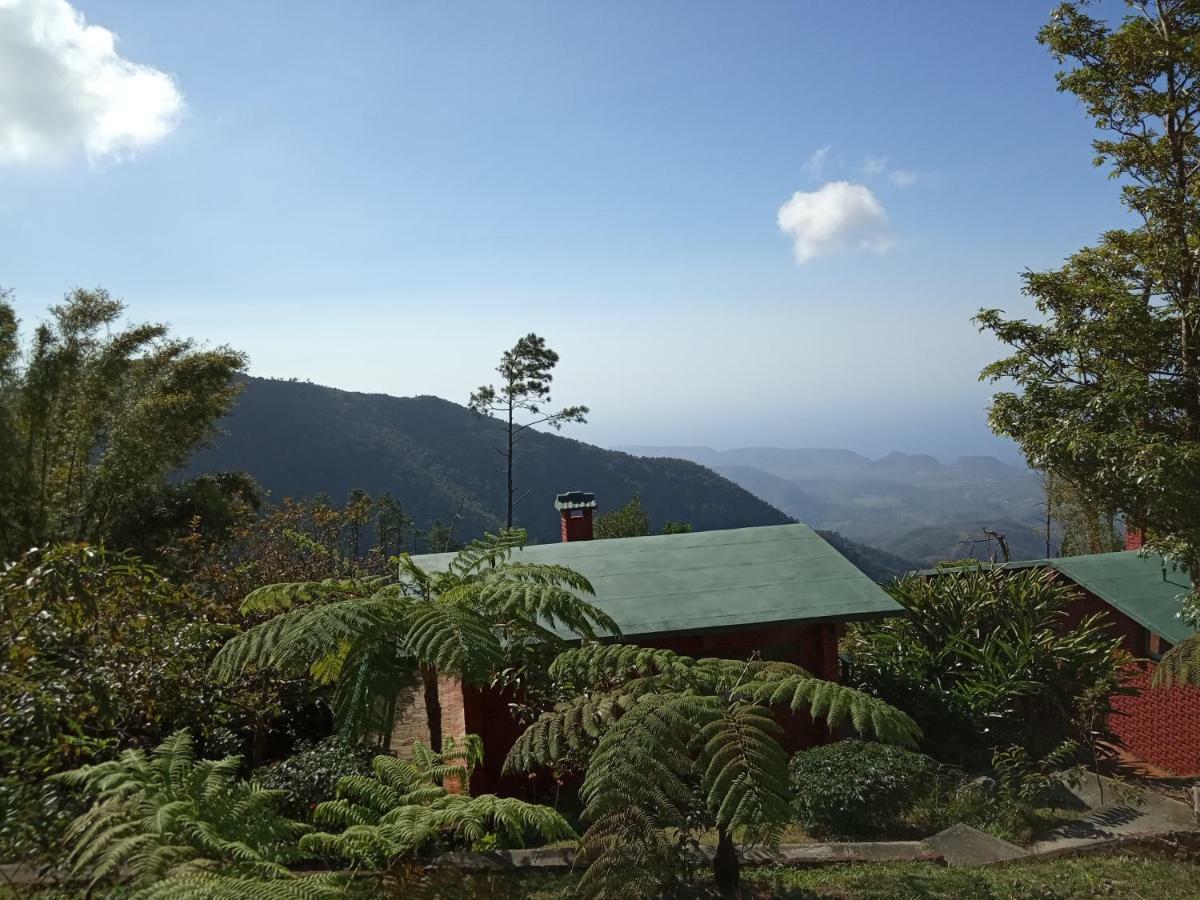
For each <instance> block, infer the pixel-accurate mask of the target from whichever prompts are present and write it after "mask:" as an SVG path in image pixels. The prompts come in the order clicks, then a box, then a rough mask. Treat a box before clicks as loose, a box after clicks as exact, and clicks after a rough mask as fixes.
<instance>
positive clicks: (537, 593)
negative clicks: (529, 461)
mask: <svg viewBox="0 0 1200 900" xmlns="http://www.w3.org/2000/svg"><path fill="white" fill-rule="evenodd" d="M524 542H525V535H524V533H523V532H519V531H513V532H504V533H502V534H499V535H488V536H487V537H486V538H484V539H482V540H478V541H473V542H471V543H470V544H469V545H468V546H467V547H465V548H464V549H463V550H461V551H459V553H457V554H456V555H455V556H454V558H453V559H452V560H451V561H450V563H449V564H448V565H447V567H446V569H445V570H444V571H438V572H426V571H425V570H423V569H422V568H420V566H418V565H417V564H416V563H415V562H413V560H412V559H411V558H410V557H408V556H404V557H402V558H401V560H400V575H399V578H395V577H392V576H387V575H385V576H376V577H368V578H332V579H326V580H324V581H318V582H292V583H284V584H276V585H269V586H267V587H263V588H260V589H258V590H256V591H253V592H251V593H250V594H249V595H248V596H247V597H246V601H245V603H244V604H243V607H242V608H243V610H244V611H246V612H253V611H266V612H277V613H278V614H277V615H275V616H274V617H273V618H271V619H270V620H268V621H266V622H264V623H262V624H261V625H257V626H255V627H253V628H250V629H248V630H247V631H245V632H243V633H241V634H239V635H237V636H236V637H234V638H233V639H232V640H230V642H229V643H228V644H226V645H225V647H223V648H222V649H221V652H220V653H219V654H218V655H217V658H216V659H215V661H214V663H213V670H214V672H215V673H216V674H217V676H218V677H220V678H222V679H225V680H230V679H234V678H237V677H239V676H241V675H242V674H243V673H245V672H246V671H247V670H250V669H271V670H275V671H280V672H283V673H285V674H288V673H293V674H302V673H308V674H309V675H311V676H312V678H313V679H315V680H316V681H317V682H319V683H325V684H330V685H332V686H333V688H334V693H333V697H334V700H333V702H334V711H335V714H336V716H337V719H338V723H339V726H340V727H341V729H342V731H343V733H344V734H346V735H347V736H349V737H354V738H357V737H362V736H364V735H365V734H367V733H375V734H379V735H383V736H384V740H385V741H386V740H387V738H388V736H390V734H391V731H392V725H393V722H394V718H395V712H396V708H397V702H398V701H399V699H400V696H401V694H402V693H403V692H404V691H405V690H406V689H410V688H411V687H412V685H413V684H414V682H415V680H416V679H418V678H421V679H424V681H425V682H426V684H427V686H428V687H429V688H430V690H428V691H427V692H426V697H427V713H428V716H429V725H430V734H431V735H432V736H433V737H432V740H433V742H434V745H435V747H440V733H441V717H440V711H439V710H438V708H437V706H436V701H435V698H436V679H437V676H438V674H439V673H441V674H453V675H456V676H457V677H459V678H461V679H462V680H463V681H464V682H465V683H467V684H486V683H487V681H488V680H489V679H490V678H491V677H492V676H493V675H494V674H496V673H498V672H500V671H501V670H503V669H505V668H506V667H507V666H508V665H509V663H511V662H512V661H513V660H514V659H520V658H521V657H522V655H523V654H525V653H528V652H529V649H530V648H531V647H533V646H536V645H550V646H554V647H556V648H561V647H564V646H565V642H564V641H563V640H562V639H561V638H560V637H558V636H557V635H555V633H554V632H553V631H551V630H550V629H552V628H555V627H557V626H562V627H564V628H566V629H568V630H569V631H571V632H573V633H575V634H578V635H580V636H583V637H595V636H597V634H616V633H617V626H616V623H614V622H613V621H612V619H610V618H609V617H608V615H607V614H605V613H604V612H603V611H602V610H600V609H599V608H597V607H596V606H594V605H593V604H591V603H588V602H587V601H585V600H582V599H581V596H583V595H588V594H591V593H592V587H591V585H590V584H589V583H588V581H587V579H585V578H583V576H581V575H579V574H578V573H576V572H573V571H572V570H570V569H567V568H565V567H563V566H555V565H544V564H539V563H531V562H523V561H521V560H520V558H519V556H514V552H515V551H519V549H520V548H521V547H522V546H523V545H524ZM280 610H282V611H280Z"/></svg>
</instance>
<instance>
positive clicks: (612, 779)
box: [505, 642, 918, 897]
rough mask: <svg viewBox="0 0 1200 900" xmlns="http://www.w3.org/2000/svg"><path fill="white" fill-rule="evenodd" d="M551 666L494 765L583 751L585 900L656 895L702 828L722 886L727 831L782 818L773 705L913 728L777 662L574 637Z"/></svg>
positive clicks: (728, 857)
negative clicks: (551, 685)
mask: <svg viewBox="0 0 1200 900" xmlns="http://www.w3.org/2000/svg"><path fill="white" fill-rule="evenodd" d="M551 675H552V677H553V678H554V679H555V680H556V681H557V682H558V683H559V684H560V686H561V688H562V689H563V691H564V692H565V693H566V694H567V695H568V697H569V699H567V700H566V701H564V702H563V703H560V704H559V705H558V707H557V708H556V709H554V710H553V711H551V712H546V713H544V714H542V715H541V716H540V717H539V718H538V719H537V721H535V722H534V723H533V724H532V725H530V726H529V728H527V729H526V731H525V733H524V734H523V735H522V736H521V737H520V738H519V739H518V740H517V742H516V743H515V744H514V745H513V748H512V750H511V751H510V752H509V755H508V759H507V760H506V761H505V769H506V770H508V771H528V770H530V769H532V768H534V767H536V766H543V765H551V764H554V763H556V762H558V761H559V760H561V759H562V758H563V757H565V756H567V755H568V754H572V753H574V754H582V755H584V756H586V757H587V758H588V762H587V775H586V777H585V779H584V782H583V787H582V790H581V796H582V799H583V801H584V803H585V809H584V813H583V818H584V821H586V822H587V823H588V829H587V832H586V833H585V834H584V837H583V847H582V850H583V852H584V853H585V854H587V855H589V856H592V857H593V858H592V863H591V865H590V866H589V868H588V871H587V873H586V874H585V875H584V878H583V881H582V882H581V884H580V887H581V889H582V890H583V892H584V893H585V895H588V896H593V897H659V896H664V893H665V891H664V887H665V886H666V885H667V884H669V883H671V882H673V881H677V880H679V879H681V878H684V877H686V876H687V871H686V870H688V869H689V867H690V866H691V865H692V864H694V859H695V857H694V853H692V852H690V851H691V850H692V849H694V841H695V835H696V832H697V831H700V830H705V829H708V828H716V830H717V833H718V844H717V852H716V857H715V859H714V861H713V874H714V877H715V879H716V882H717V885H718V887H719V888H720V889H721V891H722V892H723V893H727V894H728V893H733V892H734V891H736V889H737V884H738V880H739V871H740V864H739V862H738V856H737V849H736V847H735V844H734V840H735V833H736V834H740V835H741V836H742V839H743V840H745V841H746V842H748V843H768V844H769V843H772V842H776V841H778V836H779V833H780V831H781V829H782V827H783V825H784V824H786V823H787V822H788V821H790V819H791V816H792V798H791V793H790V788H789V786H788V755H787V752H786V751H785V750H784V748H783V746H782V745H781V743H780V738H781V736H782V728H781V727H780V725H779V724H778V722H777V721H776V710H777V709H779V708H787V709H790V710H792V711H804V712H808V713H810V714H811V715H812V716H813V718H814V719H818V720H822V719H823V720H824V721H825V722H826V723H827V724H828V725H829V727H830V728H831V729H836V728H838V727H839V726H841V725H842V724H843V723H845V724H851V725H853V727H854V729H855V730H856V731H857V732H859V733H860V734H863V735H866V736H871V737H876V738H878V739H880V740H883V741H887V742H889V743H896V744H900V745H905V746H911V745H914V744H915V743H916V740H917V737H918V731H917V728H916V725H915V724H914V723H913V721H912V720H911V719H910V718H909V717H908V716H907V715H905V714H904V713H901V712H899V711H897V710H895V709H893V708H892V707H891V706H889V705H888V704H887V703H884V702H882V701H880V700H877V699H875V698H874V697H870V696H867V695H866V694H863V693H861V692H859V691H856V690H854V689H852V688H848V687H844V686H843V685H840V684H837V683H835V682H830V681H825V680H823V679H820V678H815V677H813V676H812V675H810V674H809V673H808V672H806V671H805V670H804V669H802V668H800V667H799V666H795V665H792V664H790V663H783V662H764V661H762V660H759V659H751V660H749V661H745V660H730V659H700V660H695V659H691V658H690V657H686V656H680V655H678V654H676V653H674V652H672V651H670V650H656V649H651V648H646V647H637V646H633V645H629V644H607V645H601V644H596V643H590V642H585V643H584V644H583V645H582V646H580V647H578V648H575V649H572V650H568V651H567V652H565V653H563V654H562V655H560V656H559V657H558V658H557V659H556V660H555V661H554V663H553V664H552V666H551Z"/></svg>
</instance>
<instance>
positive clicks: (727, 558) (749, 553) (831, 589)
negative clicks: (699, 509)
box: [415, 525, 902, 637]
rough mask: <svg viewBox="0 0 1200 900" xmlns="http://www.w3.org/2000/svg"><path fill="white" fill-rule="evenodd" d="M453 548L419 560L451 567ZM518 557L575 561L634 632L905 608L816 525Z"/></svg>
mask: <svg viewBox="0 0 1200 900" xmlns="http://www.w3.org/2000/svg"><path fill="white" fill-rule="evenodd" d="M451 558H453V554H450V553H439V554H430V555H426V556H419V557H417V558H416V560H415V561H416V562H417V564H418V565H420V566H422V567H424V568H426V569H430V570H435V571H436V570H440V569H444V568H445V567H446V565H447V564H448V563H449V561H450V559H451ZM514 559H520V560H528V561H530V562H543V563H555V564H558V565H564V566H568V567H570V568H572V569H574V570H575V571H577V572H579V573H581V574H582V575H584V576H586V577H587V579H588V580H589V581H590V582H591V583H592V586H593V587H594V588H595V589H596V597H595V599H594V602H595V603H596V604H597V605H598V606H600V607H601V608H602V609H604V611H605V612H607V613H608V614H609V615H610V616H612V617H613V619H615V620H616V622H617V624H618V625H619V626H620V627H621V632H622V634H623V635H624V636H625V637H636V636H645V635H651V634H663V633H671V632H675V633H678V632H697V631H705V630H710V629H718V628H742V627H748V626H753V625H762V624H782V623H788V622H793V623H801V622H806V623H814V622H826V621H833V620H846V619H863V618H872V617H877V616H889V615H898V614H900V613H901V612H902V609H901V607H900V606H899V604H897V603H896V601H894V600H893V599H892V598H891V597H889V596H888V595H887V594H886V593H885V592H884V591H883V589H882V588H880V587H879V585H877V584H875V582H873V581H871V579H869V578H868V577H867V576H866V575H864V574H863V573H862V572H860V571H859V570H858V569H856V568H855V567H854V565H853V564H852V563H850V562H849V561H848V560H847V559H846V558H845V557H844V556H842V555H841V554H840V553H838V552H837V551H836V550H834V549H833V547H831V546H830V545H829V544H828V543H826V542H825V541H824V540H823V539H822V538H821V537H820V535H818V534H817V533H816V532H814V531H813V530H812V529H811V528H809V527H808V526H807V525H773V526H766V527H760V528H734V529H729V530H726V531H702V532H693V533H689V534H658V535H648V536H646V537H633V538H613V539H609V540H596V541H573V542H571V543H565V544H537V545H534V546H530V547H526V548H525V549H523V550H519V551H517V552H516V553H515V554H514Z"/></svg>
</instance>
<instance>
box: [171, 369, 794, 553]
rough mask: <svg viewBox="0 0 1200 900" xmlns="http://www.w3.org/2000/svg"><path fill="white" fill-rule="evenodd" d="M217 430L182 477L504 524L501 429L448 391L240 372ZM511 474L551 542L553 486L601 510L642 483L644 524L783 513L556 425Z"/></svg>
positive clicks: (470, 532)
mask: <svg viewBox="0 0 1200 900" xmlns="http://www.w3.org/2000/svg"><path fill="white" fill-rule="evenodd" d="M220 429H221V431H222V432H223V433H222V434H220V435H219V436H218V437H217V438H216V439H215V440H214V441H213V442H212V446H211V447H209V448H206V449H204V450H201V451H199V452H198V453H197V454H196V455H195V456H193V458H192V459H191V461H190V462H189V464H188V466H187V470H186V473H185V474H189V475H195V474H199V473H202V472H212V471H225V470H234V471H244V472H247V473H249V474H250V475H251V476H253V477H254V478H255V479H256V480H257V481H258V483H259V484H260V485H261V486H262V487H263V488H264V489H265V490H266V491H267V492H268V493H269V498H270V499H271V500H274V501H278V500H282V499H283V498H284V497H288V496H291V497H303V496H313V495H316V494H327V495H329V496H330V497H331V498H333V499H335V500H341V499H343V498H344V497H345V496H346V495H347V494H348V493H349V492H350V491H351V490H354V489H355V488H362V489H364V490H366V491H367V492H369V493H371V494H372V495H378V494H381V493H383V492H385V491H387V492H390V493H391V494H392V495H393V496H394V497H396V498H397V499H398V500H399V501H400V502H401V503H402V504H403V506H404V509H405V511H406V512H407V513H408V514H409V515H410V516H412V517H413V519H414V520H415V522H416V525H417V527H418V528H427V527H428V526H429V525H430V523H432V522H434V521H435V520H437V521H441V522H449V521H450V520H451V519H452V518H453V517H454V516H455V515H456V514H458V515H460V516H461V517H460V518H459V520H458V522H457V524H456V526H455V536H456V537H458V538H467V537H472V536H476V535H479V534H481V533H482V532H484V531H486V530H494V529H496V528H499V527H501V526H502V525H503V517H504V476H503V472H502V471H500V466H501V460H500V457H499V456H498V455H497V454H496V452H495V451H494V450H493V447H495V446H497V445H499V444H500V442H501V440H502V438H503V427H502V425H501V423H500V422H499V421H497V420H494V419H486V418H483V417H480V416H478V415H475V414H473V413H471V412H469V411H468V410H467V409H465V408H464V407H462V406H459V405H458V404H456V403H452V402H450V401H448V400H443V399H440V398H438V397H429V396H423V397H392V396H389V395H386V394H361V393H355V392H351V391H343V390H338V389H336V388H330V387H323V386H321V385H316V384H311V383H308V382H300V381H282V380H271V379H263V378H246V379H245V390H244V391H243V393H242V394H241V396H239V397H238V399H237V400H236V401H235V403H234V405H233V407H232V408H231V410H230V411H229V413H228V414H227V415H226V416H225V417H224V418H223V419H222V420H221V421H220ZM579 432H580V433H582V434H586V428H581V429H579ZM516 478H517V484H518V488H519V491H518V495H517V496H518V497H522V498H523V499H522V502H521V503H520V504H519V505H518V506H517V514H516V524H518V525H522V526H524V527H526V528H528V529H529V532H530V536H531V539H533V540H535V541H541V542H547V541H555V540H558V539H559V527H560V526H559V518H558V513H557V512H555V510H554V507H553V501H554V496H555V494H557V493H559V492H560V491H565V490H576V489H578V490H589V491H594V492H595V493H596V497H597V500H598V501H599V504H600V510H599V511H600V512H602V513H603V512H605V511H608V510H612V509H615V508H616V507H618V506H620V505H621V504H622V503H624V502H625V501H626V500H628V499H629V497H630V496H631V495H632V494H633V493H634V492H635V491H637V492H640V494H641V498H642V503H643V505H644V506H645V508H646V510H647V512H648V513H649V515H650V526H651V529H652V530H658V529H659V528H661V527H662V525H663V524H664V523H665V522H667V521H668V520H674V521H682V522H690V523H691V524H692V525H693V526H694V527H695V528H696V530H698V531H703V530H710V529H717V528H738V527H744V526H750V525H778V524H783V523H786V522H789V521H791V519H790V518H789V517H788V516H787V515H785V514H784V513H782V512H780V511H779V510H778V509H776V508H774V507H773V506H771V505H770V504H768V503H767V502H765V501H763V500H761V499H760V498H758V497H756V496H755V495H753V494H752V493H750V492H749V491H747V490H745V489H744V488H741V487H739V486H737V485H735V484H734V483H732V482H731V481H729V480H728V479H726V478H724V477H722V476H720V475H718V474H716V473H714V472H713V471H711V470H710V469H708V468H705V467H704V466H702V465H698V464H696V463H693V462H689V461H685V460H679V459H650V458H643V457H638V456H633V455H630V454H628V453H623V452H619V451H615V450H605V449H603V448H600V447H596V446H593V445H591V444H586V443H584V442H582V441H579V440H573V439H571V438H567V437H562V436H560V435H557V434H547V433H542V432H536V431H535V432H527V433H526V436H525V437H524V439H523V440H522V441H521V443H520V444H519V445H518V451H517V469H516ZM421 549H423V548H421Z"/></svg>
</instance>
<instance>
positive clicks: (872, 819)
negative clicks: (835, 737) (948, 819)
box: [788, 738, 957, 837]
mask: <svg viewBox="0 0 1200 900" xmlns="http://www.w3.org/2000/svg"><path fill="white" fill-rule="evenodd" d="M788 771H789V774H790V777H791V786H792V792H793V794H794V795H795V797H796V800H795V810H796V821H797V822H799V823H800V824H801V825H803V826H804V827H805V829H806V830H808V831H809V833H810V834H813V835H815V836H831V835H832V836H837V837H861V836H864V835H874V834H876V833H879V832H883V831H886V830H887V829H889V828H894V827H896V826H897V825H898V824H899V822H900V819H901V816H902V815H903V814H904V813H906V812H908V811H910V810H911V809H912V808H913V807H914V806H915V805H916V804H917V803H918V802H919V801H921V800H922V799H923V798H925V797H928V796H930V795H931V794H934V793H936V792H937V791H938V789H939V785H940V783H941V782H942V781H943V780H944V781H947V782H949V781H957V777H956V776H953V775H949V774H947V773H946V772H944V771H943V767H942V766H941V765H940V764H939V763H937V762H936V761H935V760H933V759H932V758H930V757H928V756H925V755H924V754H921V753H914V752H913V751H911V750H907V749H905V748H903V747H894V746H890V745H888V744H877V743H873V742H870V741H856V740H852V739H849V738H847V739H844V740H840V741H837V742H836V743H833V744H825V745H823V746H820V747H814V748H812V749H811V750H805V751H802V752H800V753H797V754H796V755H795V756H793V757H792V761H791V764H790V765H789V767H788Z"/></svg>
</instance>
